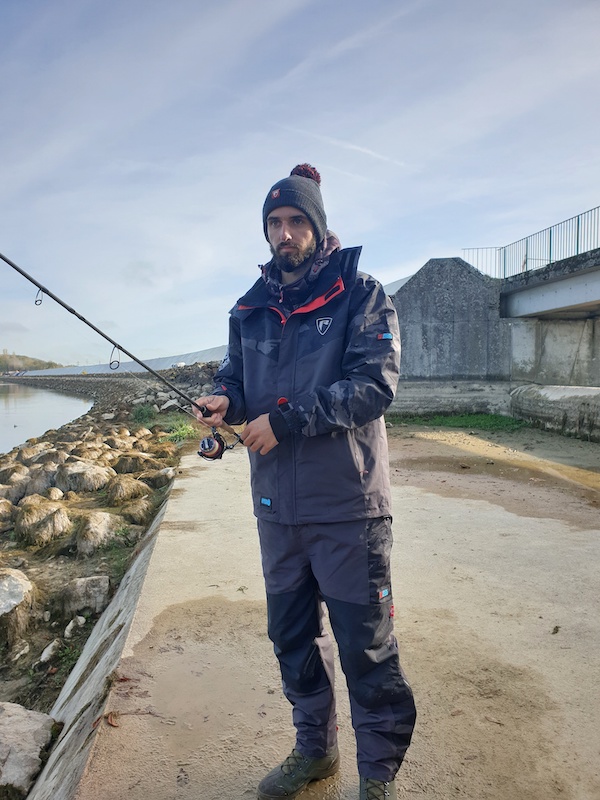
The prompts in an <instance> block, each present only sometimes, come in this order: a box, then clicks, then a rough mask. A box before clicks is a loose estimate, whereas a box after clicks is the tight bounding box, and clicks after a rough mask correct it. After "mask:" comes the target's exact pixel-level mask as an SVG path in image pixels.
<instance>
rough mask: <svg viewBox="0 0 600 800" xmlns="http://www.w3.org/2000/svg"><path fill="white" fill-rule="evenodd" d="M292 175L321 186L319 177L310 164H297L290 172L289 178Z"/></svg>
mask: <svg viewBox="0 0 600 800" xmlns="http://www.w3.org/2000/svg"><path fill="white" fill-rule="evenodd" d="M292 175H300V177H301V178H311V179H312V180H313V181H315V183H317V184H318V185H319V186H320V185H321V176H320V175H319V173H318V172H317V170H316V169H315V168H314V167H313V166H312V165H311V164H298V166H297V167H294V169H293V170H292V171H291V172H290V178H291V177H292Z"/></svg>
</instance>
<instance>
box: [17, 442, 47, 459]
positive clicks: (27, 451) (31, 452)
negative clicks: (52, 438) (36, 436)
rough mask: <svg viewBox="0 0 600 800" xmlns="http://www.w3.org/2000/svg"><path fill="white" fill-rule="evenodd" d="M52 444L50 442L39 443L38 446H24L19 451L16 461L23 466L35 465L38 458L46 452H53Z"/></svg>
mask: <svg viewBox="0 0 600 800" xmlns="http://www.w3.org/2000/svg"><path fill="white" fill-rule="evenodd" d="M51 449H52V444H51V443H50V442H39V443H38V444H32V445H29V446H28V445H24V446H23V447H20V448H19V449H18V450H17V454H16V459H17V461H20V462H21V464H26V465H29V464H31V463H33V461H34V460H35V459H36V457H37V456H39V455H40V454H41V453H43V452H44V451H45V450H51Z"/></svg>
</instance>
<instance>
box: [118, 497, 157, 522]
mask: <svg viewBox="0 0 600 800" xmlns="http://www.w3.org/2000/svg"><path fill="white" fill-rule="evenodd" d="M153 513H154V506H153V505H152V501H151V500H150V498H149V497H138V498H137V500H131V501H130V502H129V503H125V505H123V506H122V507H121V514H122V515H123V516H124V517H125V519H126V520H127V521H128V522H132V523H133V524H134V525H145V524H146V523H147V522H149V521H150V520H151V519H152V515H153Z"/></svg>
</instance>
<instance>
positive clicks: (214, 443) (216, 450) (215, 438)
mask: <svg viewBox="0 0 600 800" xmlns="http://www.w3.org/2000/svg"><path fill="white" fill-rule="evenodd" d="M0 259H2V261H4V262H5V263H6V264H8V266H9V267H12V268H13V269H14V270H15V272H18V273H19V275H22V276H23V278H25V279H26V280H28V281H29V282H30V283H32V284H33V285H34V286H37V289H38V293H37V295H36V298H35V304H36V306H39V305H41V304H42V300H43V296H44V295H48V297H51V298H52V300H54V302H55V303H58V305H59V306H62V307H63V308H64V309H65V310H66V311H68V312H69V314H73V316H75V317H77V319H78V320H79V321H80V322H83V323H84V324H85V325H87V326H88V328H91V329H92V330H93V331H95V332H96V333H97V334H99V335H100V336H102V338H103V339H106V341H107V342H110V344H112V346H113V349H112V353H111V354H110V361H109V364H108V365H109V367H110V369H112V370H117V369H118V368H119V366H120V364H121V361H120V359H119V358H113V356H114V355H115V352H116V354H117V356H118V354H119V353H125V355H126V356H129V358H131V359H132V361H135V362H136V364H139V365H140V367H142V368H143V369H145V370H147V371H148V372H149V373H150V374H151V375H154V377H155V378H158V380H159V381H162V383H164V384H165V385H166V386H168V387H169V389H171V390H172V391H173V392H175V393H176V394H177V395H179V397H181V398H183V399H184V400H185V401H186V402H188V403H191V405H192V406H194V408H197V409H198V411H199V412H200V413H201V414H202V416H203V417H210V415H211V413H212V412H210V411H209V410H208V409H207V408H206V406H201V405H199V404H198V403H197V402H196V401H195V400H192V398H191V397H190V396H189V395H187V394H186V393H185V392H183V391H182V390H181V389H179V388H178V387H177V386H175V384H174V383H172V382H171V381H170V380H168V379H167V378H165V377H164V376H163V375H160V373H158V372H156V370H154V369H152V367H150V366H149V365H148V364H146V363H144V362H143V361H141V360H140V359H139V358H137V356H134V355H133V353H130V352H129V350H126V349H125V348H124V347H123V346H122V345H120V344H118V342H115V340H114V339H111V337H110V336H109V335H108V334H106V333H104V331H101V330H100V328H97V327H96V326H95V325H94V324H92V323H91V322H90V321H89V320H87V319H86V318H85V317H83V316H82V315H81V314H80V313H79V312H78V311H75V309H74V308H72V307H71V306H70V305H68V304H67V303H65V302H64V300H61V299H60V297H57V295H55V294H54V293H53V292H51V291H50V290H49V289H47V288H46V287H45V286H43V285H42V284H41V283H40V282H39V281H36V279H35V278H33V277H32V276H31V275H29V274H28V273H27V272H25V270H24V269H21V267H19V266H18V265H17V264H15V262H14V261H11V260H10V258H7V256H5V255H3V254H2V253H0ZM221 427H222V428H223V430H225V431H227V433H230V434H231V435H232V436H234V437H235V439H236V441H235V442H234V444H232V445H228V444H227V443H226V442H225V440H224V439H223V437H222V436H221V435H220V434H219V433H218V432H217V430H216V428H214V427H213V428H212V436H207V437H206V438H205V439H203V440H202V441H201V442H200V449H199V450H198V455H200V456H202V457H203V458H207V459H209V460H215V459H217V458H222V456H223V452H224V451H225V450H231V449H232V448H233V447H235V445H236V444H237V443H238V442H241V441H242V439H241V437H240V436H239V434H238V433H236V431H234V429H233V428H232V427H231V426H230V425H227V423H226V422H223V423H221Z"/></svg>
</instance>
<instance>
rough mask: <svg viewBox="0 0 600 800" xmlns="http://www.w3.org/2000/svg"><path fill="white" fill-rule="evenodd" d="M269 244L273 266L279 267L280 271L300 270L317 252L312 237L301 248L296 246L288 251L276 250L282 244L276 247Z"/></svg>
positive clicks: (307, 264) (306, 265)
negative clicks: (308, 242)
mask: <svg viewBox="0 0 600 800" xmlns="http://www.w3.org/2000/svg"><path fill="white" fill-rule="evenodd" d="M269 246H270V248H271V253H272V255H273V261H274V262H275V266H276V267H279V269H280V270H281V271H282V272H296V270H300V269H302V267H308V266H309V264H310V262H311V261H312V258H313V256H314V255H315V253H316V252H317V243H316V241H315V240H314V238H313V240H312V241H311V243H310V244H307V245H306V247H302V248H301V247H297V246H296V249H295V250H292V251H291V252H289V253H280V252H278V250H279V248H281V247H282V246H283V245H279V246H278V248H277V249H275V248H274V247H273V246H272V245H269ZM287 246H288V247H290V246H292V245H289V244H288V245H287Z"/></svg>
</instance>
